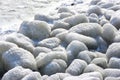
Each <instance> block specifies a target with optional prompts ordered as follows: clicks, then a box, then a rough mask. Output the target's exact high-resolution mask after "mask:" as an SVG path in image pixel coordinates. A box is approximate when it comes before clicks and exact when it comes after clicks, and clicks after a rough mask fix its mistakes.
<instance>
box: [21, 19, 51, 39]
mask: <svg viewBox="0 0 120 80" xmlns="http://www.w3.org/2000/svg"><path fill="white" fill-rule="evenodd" d="M50 32H51V27H50V26H48V24H47V23H46V22H44V21H37V20H35V21H23V23H22V24H21V26H20V28H19V33H22V34H24V35H25V36H28V37H29V38H30V39H34V40H42V39H45V38H48V37H49V36H50Z"/></svg>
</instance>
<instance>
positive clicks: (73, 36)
mask: <svg viewBox="0 0 120 80" xmlns="http://www.w3.org/2000/svg"><path fill="white" fill-rule="evenodd" d="M64 36H65V38H64V39H65V41H66V42H67V43H70V42H72V41H73V40H78V41H80V42H83V43H84V44H85V45H86V46H87V47H88V48H92V49H95V48H97V46H98V44H97V41H96V40H95V39H94V38H92V37H88V36H85V35H82V34H78V33H74V32H70V33H67V34H66V35H63V37H64Z"/></svg>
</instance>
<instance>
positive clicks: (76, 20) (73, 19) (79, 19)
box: [62, 14, 89, 27]
mask: <svg viewBox="0 0 120 80" xmlns="http://www.w3.org/2000/svg"><path fill="white" fill-rule="evenodd" d="M62 21H63V22H66V23H68V24H70V26H71V27H72V26H75V25H77V24H80V23H88V22H89V20H88V17H87V16H85V15H83V14H76V15H73V16H70V17H67V18H64V19H63V20H62Z"/></svg>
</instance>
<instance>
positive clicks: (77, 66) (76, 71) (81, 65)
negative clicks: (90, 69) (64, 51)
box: [66, 59, 87, 76]
mask: <svg viewBox="0 0 120 80" xmlns="http://www.w3.org/2000/svg"><path fill="white" fill-rule="evenodd" d="M86 66H87V63H86V62H85V61H83V60H80V59H74V60H73V61H72V63H71V64H70V65H69V67H68V68H67V69H66V73H69V74H71V75H74V76H77V75H80V74H82V72H83V71H84V69H85V67H86Z"/></svg>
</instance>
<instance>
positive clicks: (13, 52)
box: [2, 48, 37, 70]
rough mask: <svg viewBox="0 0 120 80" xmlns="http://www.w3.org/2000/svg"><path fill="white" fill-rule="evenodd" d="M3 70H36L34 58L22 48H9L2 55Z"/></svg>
mask: <svg viewBox="0 0 120 80" xmlns="http://www.w3.org/2000/svg"><path fill="white" fill-rule="evenodd" d="M2 59H3V62H4V64H5V69H6V70H9V69H12V68H14V67H16V66H22V67H24V68H30V69H32V70H37V65H36V61H35V58H34V56H33V55H32V53H30V52H29V51H27V50H24V49H22V48H11V49H9V50H8V51H6V52H5V53H4V54H3V55H2Z"/></svg>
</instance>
